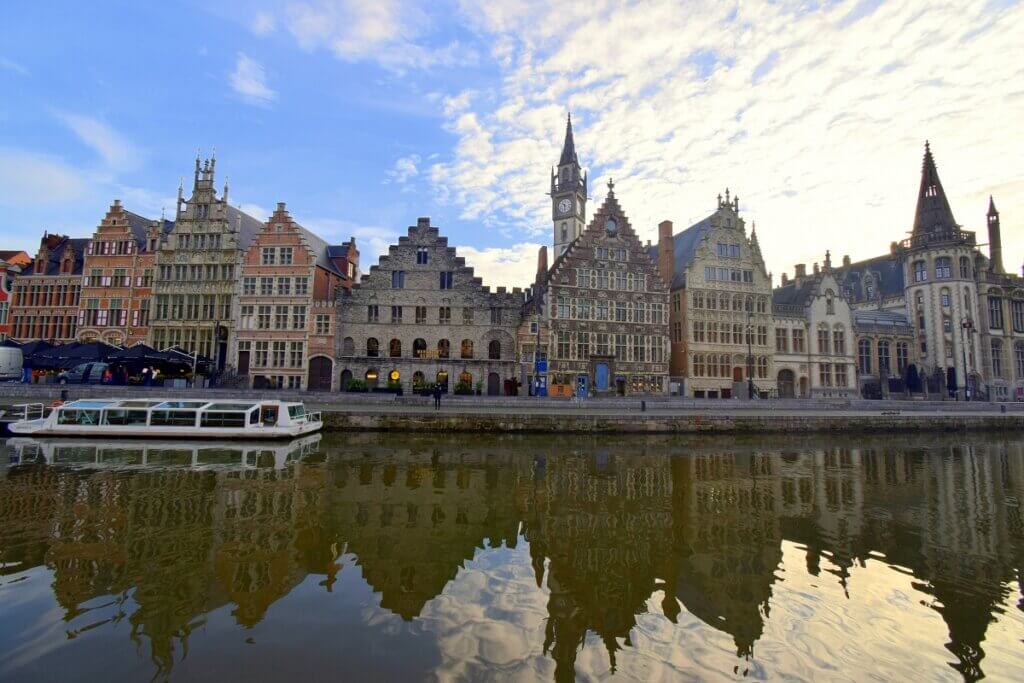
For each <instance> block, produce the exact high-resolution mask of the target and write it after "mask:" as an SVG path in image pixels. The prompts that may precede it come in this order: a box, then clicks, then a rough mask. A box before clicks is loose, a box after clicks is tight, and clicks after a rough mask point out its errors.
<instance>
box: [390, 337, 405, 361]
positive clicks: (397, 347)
mask: <svg viewBox="0 0 1024 683" xmlns="http://www.w3.org/2000/svg"><path fill="white" fill-rule="evenodd" d="M388 355H389V356H391V357H392V358H401V357H402V340H401V339H392V340H391V343H390V344H388Z"/></svg>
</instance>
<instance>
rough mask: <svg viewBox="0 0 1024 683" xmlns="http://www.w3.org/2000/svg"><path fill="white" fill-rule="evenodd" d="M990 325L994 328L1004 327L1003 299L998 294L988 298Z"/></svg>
mask: <svg viewBox="0 0 1024 683" xmlns="http://www.w3.org/2000/svg"><path fill="white" fill-rule="evenodd" d="M988 326H989V327H990V328H991V329H993V330H1001V329H1003V300H1002V298H1001V297H998V296H990V297H989V298H988Z"/></svg>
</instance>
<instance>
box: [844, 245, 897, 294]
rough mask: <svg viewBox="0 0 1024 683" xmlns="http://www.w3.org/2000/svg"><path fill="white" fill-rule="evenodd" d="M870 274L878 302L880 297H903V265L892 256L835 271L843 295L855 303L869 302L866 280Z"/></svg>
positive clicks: (887, 255)
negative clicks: (865, 285)
mask: <svg viewBox="0 0 1024 683" xmlns="http://www.w3.org/2000/svg"><path fill="white" fill-rule="evenodd" d="M869 274H870V276H871V281H872V283H873V284H874V287H875V299H876V300H877V299H878V297H879V296H880V297H881V298H883V299H888V298H892V297H897V296H903V290H904V284H905V283H904V280H903V264H902V263H900V260H899V259H898V258H896V257H895V256H893V255H891V254H886V255H884V256H876V257H875V258H871V259H867V260H866V261H858V262H857V263H851V264H850V265H848V266H843V267H841V268H838V269H836V270H834V271H833V275H835V278H836V281H837V282H838V283H839V286H840V287H841V288H842V289H843V294H844V295H845V296H846V298H848V299H849V300H850V301H851V302H854V303H865V302H867V301H868V299H867V294H866V291H865V287H864V280H865V279H866V277H867V276H868V275H869Z"/></svg>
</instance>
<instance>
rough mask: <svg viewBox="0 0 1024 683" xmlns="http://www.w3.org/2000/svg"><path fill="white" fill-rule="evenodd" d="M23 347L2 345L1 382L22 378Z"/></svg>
mask: <svg viewBox="0 0 1024 683" xmlns="http://www.w3.org/2000/svg"><path fill="white" fill-rule="evenodd" d="M21 363H22V355H21V349H15V348H11V347H8V346H0V382H3V381H7V380H12V379H21Z"/></svg>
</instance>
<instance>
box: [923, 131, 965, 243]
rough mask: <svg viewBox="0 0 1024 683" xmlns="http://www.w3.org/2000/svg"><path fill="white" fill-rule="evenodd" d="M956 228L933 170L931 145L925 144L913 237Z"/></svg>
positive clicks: (939, 182)
mask: <svg viewBox="0 0 1024 683" xmlns="http://www.w3.org/2000/svg"><path fill="white" fill-rule="evenodd" d="M958 227H959V226H958V225H957V222H956V219H954V218H953V211H952V209H950V208H949V200H948V199H946V192H945V190H943V189H942V181H940V180H939V172H938V170H937V169H936V168H935V158H934V157H932V150H931V145H930V144H929V143H928V142H925V143H924V161H923V162H922V166H921V189H920V191H919V192H918V195H917V213H916V214H915V215H914V235H915V236H918V235H923V234H928V233H949V232H952V231H954V230H956V229H957V228H958Z"/></svg>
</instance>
